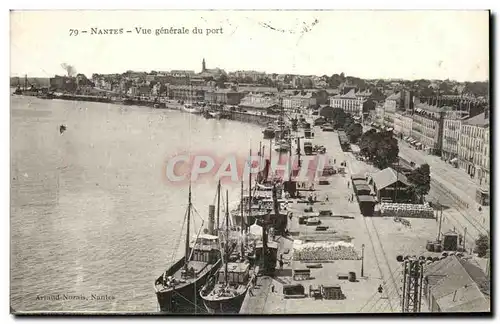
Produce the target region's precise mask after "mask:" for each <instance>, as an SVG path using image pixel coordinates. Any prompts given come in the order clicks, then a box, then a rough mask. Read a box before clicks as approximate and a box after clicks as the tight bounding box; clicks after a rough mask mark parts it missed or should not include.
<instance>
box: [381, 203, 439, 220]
mask: <svg viewBox="0 0 500 324" xmlns="http://www.w3.org/2000/svg"><path fill="white" fill-rule="evenodd" d="M380 215H381V216H397V217H416V218H434V210H433V209H432V208H431V206H429V203H425V204H399V203H381V204H380Z"/></svg>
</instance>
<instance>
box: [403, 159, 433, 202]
mask: <svg viewBox="0 0 500 324" xmlns="http://www.w3.org/2000/svg"><path fill="white" fill-rule="evenodd" d="M408 180H409V181H410V182H411V183H412V184H413V187H414V192H415V194H416V195H418V196H419V197H420V199H422V198H423V197H424V196H425V195H427V194H428V193H429V190H430V189H431V169H430V167H429V165H428V164H427V163H426V164H422V165H421V166H419V167H418V168H416V169H415V170H413V171H412V172H411V173H410V174H409V175H408Z"/></svg>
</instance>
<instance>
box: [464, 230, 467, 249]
mask: <svg viewBox="0 0 500 324" xmlns="http://www.w3.org/2000/svg"><path fill="white" fill-rule="evenodd" d="M466 235H467V227H466V228H464V251H465V237H466Z"/></svg>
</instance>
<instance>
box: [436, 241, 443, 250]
mask: <svg viewBox="0 0 500 324" xmlns="http://www.w3.org/2000/svg"><path fill="white" fill-rule="evenodd" d="M441 251H443V246H442V245H441V244H440V243H436V244H434V252H441Z"/></svg>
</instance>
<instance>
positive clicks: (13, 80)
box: [10, 77, 50, 87]
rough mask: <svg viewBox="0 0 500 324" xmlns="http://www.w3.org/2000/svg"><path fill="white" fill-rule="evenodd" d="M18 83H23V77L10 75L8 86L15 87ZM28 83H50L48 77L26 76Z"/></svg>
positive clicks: (45, 85)
mask: <svg viewBox="0 0 500 324" xmlns="http://www.w3.org/2000/svg"><path fill="white" fill-rule="evenodd" d="M18 84H20V85H21V86H23V85H24V77H11V78H10V86H11V87H17V85H18ZM28 84H29V85H31V84H33V85H34V86H37V87H48V86H49V85H50V78H30V77H28Z"/></svg>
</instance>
